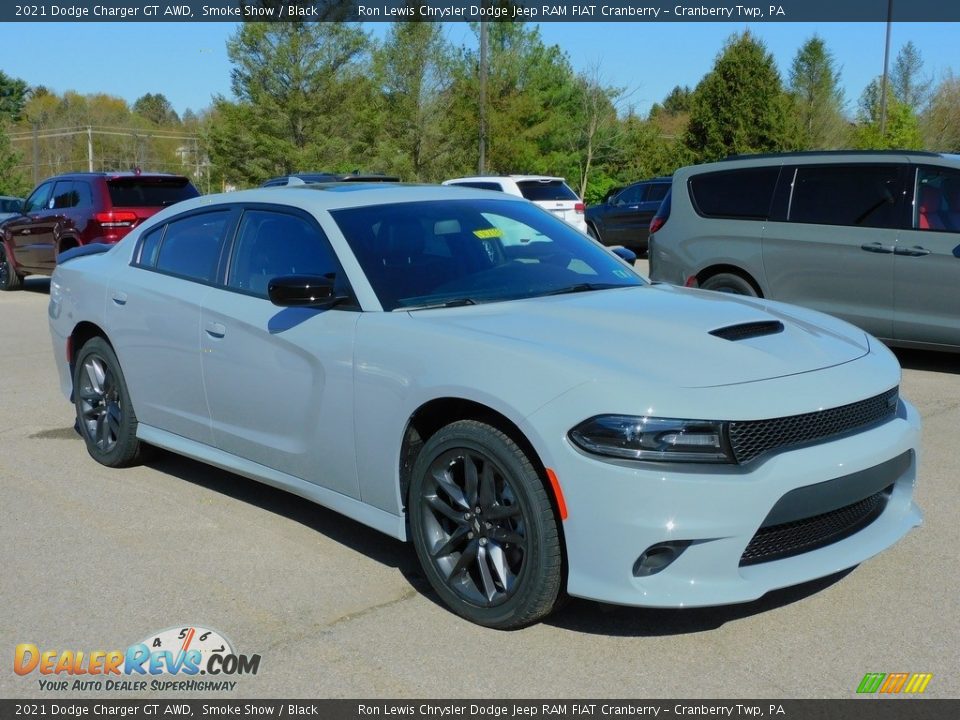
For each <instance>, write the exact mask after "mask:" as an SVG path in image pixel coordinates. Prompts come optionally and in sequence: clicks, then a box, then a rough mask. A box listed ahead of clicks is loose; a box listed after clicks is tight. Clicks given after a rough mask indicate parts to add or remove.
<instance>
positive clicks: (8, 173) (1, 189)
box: [0, 116, 30, 197]
mask: <svg viewBox="0 0 960 720" xmlns="http://www.w3.org/2000/svg"><path fill="white" fill-rule="evenodd" d="M20 162H21V158H20V153H18V152H16V151H15V150H14V149H13V145H12V143H11V142H10V138H9V137H8V136H7V123H6V121H5V120H4V119H3V117H2V116H0V195H13V196H14V197H22V196H24V195H26V194H27V192H29V190H30V186H29V184H28V183H27V181H26V178H24V176H23V173H22V172H21V170H20V169H19V168H18V166H19V165H20Z"/></svg>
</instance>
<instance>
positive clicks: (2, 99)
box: [0, 70, 29, 122]
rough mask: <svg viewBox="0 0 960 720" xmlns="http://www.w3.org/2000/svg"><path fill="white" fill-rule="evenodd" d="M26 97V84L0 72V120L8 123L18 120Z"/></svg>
mask: <svg viewBox="0 0 960 720" xmlns="http://www.w3.org/2000/svg"><path fill="white" fill-rule="evenodd" d="M28 95H29V89H28V88H27V83H25V82H24V81H23V80H21V79H20V78H14V77H10V76H9V75H7V74H6V73H5V72H3V70H0V118H6V119H7V120H9V121H10V122H17V121H18V120H20V114H21V113H22V112H23V106H24V104H25V103H26V102H27V97H28Z"/></svg>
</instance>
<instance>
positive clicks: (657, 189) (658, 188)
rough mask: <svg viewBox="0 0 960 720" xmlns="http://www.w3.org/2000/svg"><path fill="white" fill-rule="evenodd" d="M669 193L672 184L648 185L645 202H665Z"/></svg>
mask: <svg viewBox="0 0 960 720" xmlns="http://www.w3.org/2000/svg"><path fill="white" fill-rule="evenodd" d="M668 192H670V183H654V184H653V185H648V186H647V195H646V197H644V201H645V202H656V201H657V200H663V199H664V198H665V197H666V196H667V193H668Z"/></svg>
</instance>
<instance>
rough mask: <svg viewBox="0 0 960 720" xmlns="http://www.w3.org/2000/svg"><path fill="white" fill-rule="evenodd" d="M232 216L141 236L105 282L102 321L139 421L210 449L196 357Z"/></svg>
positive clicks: (217, 214)
mask: <svg viewBox="0 0 960 720" xmlns="http://www.w3.org/2000/svg"><path fill="white" fill-rule="evenodd" d="M234 221H235V214H234V212H233V211H232V210H231V209H230V208H228V207H223V206H221V207H220V208H217V209H214V210H203V211H199V212H193V213H190V214H188V215H183V216H179V217H177V218H174V219H173V220H171V221H170V222H169V223H167V224H166V225H164V226H160V227H158V228H155V229H153V230H151V231H150V232H148V233H147V234H146V235H144V237H143V238H142V239H141V242H140V247H139V248H138V250H137V254H136V256H135V257H134V260H133V262H132V263H131V265H129V266H127V267H125V268H124V269H122V270H121V271H119V272H117V274H116V275H115V276H114V277H113V278H112V279H111V281H110V286H109V288H108V291H107V301H106V303H107V305H106V316H107V321H108V327H109V328H110V329H111V339H112V341H113V343H114V347H115V349H116V351H117V356H118V358H119V359H120V364H121V365H122V366H123V368H124V372H125V373H126V375H127V385H128V386H129V388H130V392H131V394H132V395H133V397H132V400H133V404H134V406H135V407H136V408H137V417H138V419H139V420H140V421H141V422H143V423H145V424H147V425H151V426H153V427H156V428H159V429H161V430H166V431H167V432H171V433H174V434H175V435H181V436H183V437H186V438H189V439H191V440H195V441H197V442H201V443H204V444H206V445H212V444H213V436H212V433H211V429H210V410H209V408H208V406H207V398H206V393H205V391H204V386H203V375H202V365H201V359H200V352H201V349H200V334H201V328H200V311H201V302H202V300H203V298H204V297H205V296H206V295H207V294H208V293H209V292H211V289H212V288H213V286H214V284H215V283H216V282H217V278H218V277H219V276H220V274H221V266H222V262H223V259H222V253H223V245H224V241H225V238H226V237H227V236H228V235H229V232H230V229H231V227H232V226H233V223H234Z"/></svg>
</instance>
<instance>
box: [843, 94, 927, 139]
mask: <svg viewBox="0 0 960 720" xmlns="http://www.w3.org/2000/svg"><path fill="white" fill-rule="evenodd" d="M880 87H881V84H880V81H879V80H874V81H873V82H871V83H870V84H869V85H868V86H867V87H866V89H865V90H864V92H863V95H862V96H861V98H860V112H859V113H858V116H857V120H858V122H857V126H856V127H855V128H854V130H853V136H852V143H853V146H854V147H855V148H857V149H859V150H919V149H920V148H922V147H923V138H922V136H921V135H920V123H919V122H918V120H917V116H916V114H915V113H914V112H913V110H912V109H911V108H910V106H909V105H907V104H906V103H903V102H900V101H899V100H898V99H897V98H895V97H893V96H892V94H891V95H888V96H887V112H886V121H885V127H884V131H883V132H881V131H880Z"/></svg>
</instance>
